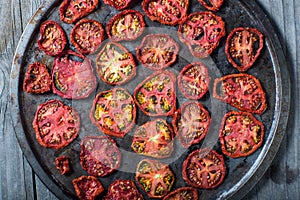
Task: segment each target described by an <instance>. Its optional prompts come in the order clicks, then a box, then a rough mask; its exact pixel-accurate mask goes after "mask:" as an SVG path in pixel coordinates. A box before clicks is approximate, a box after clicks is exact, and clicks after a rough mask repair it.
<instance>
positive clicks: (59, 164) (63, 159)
mask: <svg viewBox="0 0 300 200" xmlns="http://www.w3.org/2000/svg"><path fill="white" fill-rule="evenodd" d="M55 166H56V169H57V170H59V172H60V173H61V174H67V173H69V172H70V162H69V158H68V157H67V156H59V157H57V158H56V159H55Z"/></svg>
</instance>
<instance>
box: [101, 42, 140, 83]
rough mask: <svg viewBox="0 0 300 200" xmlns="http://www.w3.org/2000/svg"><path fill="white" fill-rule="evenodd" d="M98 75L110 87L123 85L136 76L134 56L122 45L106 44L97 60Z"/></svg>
mask: <svg viewBox="0 0 300 200" xmlns="http://www.w3.org/2000/svg"><path fill="white" fill-rule="evenodd" d="M96 66H97V69H96V70H97V74H98V76H99V78H101V80H102V81H104V82H105V83H107V84H110V85H121V84H123V83H126V82H128V81H129V80H131V79H132V78H133V77H134V76H135V75H136V64H135V61H134V58H133V55H132V54H131V53H130V52H129V51H128V50H127V49H126V48H125V47H124V46H122V45H121V44H119V43H113V42H108V43H106V44H105V45H104V46H103V47H102V49H101V50H100V52H99V53H98V55H97V58H96Z"/></svg>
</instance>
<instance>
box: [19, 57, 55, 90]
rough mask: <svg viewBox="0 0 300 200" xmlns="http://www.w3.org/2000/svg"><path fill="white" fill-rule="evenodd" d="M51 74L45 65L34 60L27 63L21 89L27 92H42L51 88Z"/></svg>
mask: <svg viewBox="0 0 300 200" xmlns="http://www.w3.org/2000/svg"><path fill="white" fill-rule="evenodd" d="M51 83H52V81H51V76H50V74H49V72H48V69H47V67H46V65H44V64H43V63H40V62H35V63H32V64H30V65H29V67H28V69H27V71H26V73H25V79H24V82H23V90H24V91H25V92H28V93H33V94H42V93H45V92H49V91H50V90H51Z"/></svg>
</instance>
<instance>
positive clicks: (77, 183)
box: [72, 176, 104, 200]
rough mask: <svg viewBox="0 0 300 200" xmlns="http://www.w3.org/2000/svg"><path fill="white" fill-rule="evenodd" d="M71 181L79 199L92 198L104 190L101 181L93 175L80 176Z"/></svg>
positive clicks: (90, 199) (91, 199) (87, 199)
mask: <svg viewBox="0 0 300 200" xmlns="http://www.w3.org/2000/svg"><path fill="white" fill-rule="evenodd" d="M72 183H73V186H74V189H75V192H76V194H77V196H78V198H79V199H80V200H94V199H96V197H97V196H99V195H100V194H101V193H102V192H103V191H104V187H103V186H102V184H101V182H100V181H99V180H98V179H97V178H96V177H94V176H80V177H78V178H75V179H74V180H73V181H72Z"/></svg>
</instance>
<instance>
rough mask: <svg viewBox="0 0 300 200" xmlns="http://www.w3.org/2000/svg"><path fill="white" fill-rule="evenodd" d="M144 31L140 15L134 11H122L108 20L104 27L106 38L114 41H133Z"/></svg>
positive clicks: (142, 19)
mask: <svg viewBox="0 0 300 200" xmlns="http://www.w3.org/2000/svg"><path fill="white" fill-rule="evenodd" d="M144 29H145V21H144V16H143V14H142V13H140V12H138V11H136V10H124V11H123V12H120V13H119V14H117V15H115V16H114V17H113V18H111V19H110V20H109V22H108V23H107V26H106V33H107V35H108V37H109V38H110V39H111V40H112V41H114V42H119V41H122V40H129V41H130V40H135V39H136V38H138V37H139V36H140V35H141V34H142V33H143V32H144Z"/></svg>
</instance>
